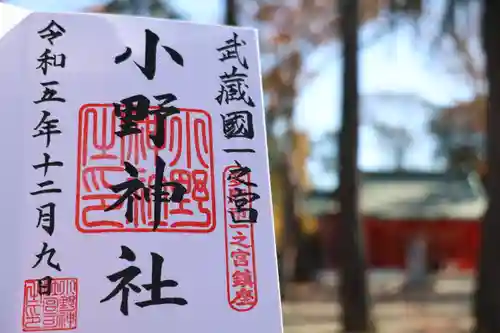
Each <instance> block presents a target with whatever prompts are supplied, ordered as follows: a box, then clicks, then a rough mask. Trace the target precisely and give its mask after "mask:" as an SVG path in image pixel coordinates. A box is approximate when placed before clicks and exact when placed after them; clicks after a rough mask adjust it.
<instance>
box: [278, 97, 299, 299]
mask: <svg viewBox="0 0 500 333" xmlns="http://www.w3.org/2000/svg"><path fill="white" fill-rule="evenodd" d="M286 113H287V119H288V121H287V122H288V124H287V131H286V134H285V143H286V146H287V147H286V148H285V150H284V152H283V153H282V155H281V160H280V162H281V163H280V164H281V168H280V170H279V171H278V172H279V174H280V177H281V186H283V202H282V206H281V209H282V210H283V215H282V216H283V242H282V249H281V256H280V257H281V262H280V264H281V274H282V276H281V280H280V282H281V288H282V297H283V298H285V296H286V293H285V291H286V286H287V285H288V284H289V282H292V281H293V280H294V278H295V269H296V264H297V244H298V241H299V237H300V223H299V220H298V217H297V214H296V207H295V206H296V205H295V200H296V196H295V194H296V193H297V188H296V186H297V182H296V179H295V177H294V169H293V166H292V152H293V149H294V147H295V142H294V139H295V138H294V135H293V133H294V132H293V130H292V127H293V124H292V107H291V106H289V107H288V109H287V111H286Z"/></svg>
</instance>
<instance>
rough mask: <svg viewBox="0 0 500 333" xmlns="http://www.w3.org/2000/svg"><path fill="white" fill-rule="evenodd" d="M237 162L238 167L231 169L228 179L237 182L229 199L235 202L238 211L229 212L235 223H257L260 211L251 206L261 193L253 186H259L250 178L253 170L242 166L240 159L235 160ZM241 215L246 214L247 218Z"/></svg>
mask: <svg viewBox="0 0 500 333" xmlns="http://www.w3.org/2000/svg"><path fill="white" fill-rule="evenodd" d="M235 163H236V168H233V169H231V170H230V171H229V176H228V177H227V180H228V181H233V182H235V183H236V184H237V186H236V187H234V188H232V189H231V191H230V195H229V197H228V198H227V199H228V200H229V202H230V203H232V204H234V206H235V207H236V211H230V212H229V213H230V214H231V218H232V220H233V223H257V219H258V217H259V212H258V211H257V209H255V208H253V207H251V203H252V202H254V201H255V200H258V199H260V195H259V194H257V193H255V191H252V189H253V188H255V187H258V186H257V184H256V183H253V182H251V181H249V180H248V179H249V178H250V177H249V176H250V175H251V173H252V170H251V169H250V168H249V167H247V166H242V165H241V164H240V162H238V161H235ZM242 213H243V214H242ZM241 216H245V218H241Z"/></svg>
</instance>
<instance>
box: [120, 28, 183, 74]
mask: <svg viewBox="0 0 500 333" xmlns="http://www.w3.org/2000/svg"><path fill="white" fill-rule="evenodd" d="M159 41H160V38H159V37H158V35H157V34H155V33H154V32H153V31H151V30H149V29H146V49H145V51H144V66H143V65H139V64H138V63H137V62H135V61H134V63H135V65H136V66H137V67H139V69H140V70H141V72H142V74H144V76H145V77H146V78H147V79H148V80H153V79H154V77H155V75H156V62H157V59H156V56H157V50H158V43H159ZM161 47H162V48H163V50H165V51H166V53H167V54H168V55H169V56H170V58H171V59H172V60H173V61H174V62H175V63H176V64H177V65H179V66H184V58H183V57H182V55H181V54H180V53H179V52H177V51H176V50H174V49H173V48H171V47H169V46H166V45H162V46H161ZM131 55H132V49H131V48H130V47H128V46H127V47H126V49H125V52H124V53H122V54H120V55H117V56H116V57H115V64H121V63H122V62H124V61H126V60H127V59H129V58H130V56H131Z"/></svg>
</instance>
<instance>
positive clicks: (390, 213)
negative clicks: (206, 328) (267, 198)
mask: <svg viewBox="0 0 500 333" xmlns="http://www.w3.org/2000/svg"><path fill="white" fill-rule="evenodd" d="M4 2H6V3H11V4H14V5H19V6H23V7H26V8H30V9H33V10H42V11H83V12H98V13H119V14H129V15H143V16H155V17H163V18H171V19H179V20H189V21H193V22H198V23H214V24H228V25H240V26H250V27H255V28H258V29H259V31H260V50H261V53H262V54H261V62H262V79H263V85H264V92H265V104H266V105H265V107H266V117H267V130H268V145H269V159H270V161H271V169H272V171H271V181H272V191H273V192H272V195H273V204H274V223H275V230H276V241H277V251H278V257H279V267H280V279H281V292H282V298H283V313H284V322H285V332H287V333H292V332H308V333H323V332H325V333H326V332H375V329H376V330H377V332H384V333H385V332H387V333H391V332H398V333H404V332H446V333H453V332H469V331H470V329H471V328H472V326H473V324H474V322H475V321H474V316H473V315H471V314H472V313H474V312H473V311H471V306H472V299H473V298H472V293H473V292H474V285H475V282H474V280H475V276H476V267H477V264H478V263H477V261H478V259H477V258H478V251H479V249H480V245H481V243H480V232H481V225H482V224H481V220H482V218H483V216H484V214H485V212H486V210H487V205H488V200H487V199H486V194H485V190H484V188H485V186H483V185H484V181H485V175H486V172H487V170H488V166H487V163H486V162H485V161H486V150H485V145H484V142H485V138H486V135H487V133H486V132H487V128H486V127H487V122H486V113H487V104H488V103H487V101H488V93H487V86H488V85H487V75H486V71H485V68H486V67H485V59H486V57H485V56H484V52H483V47H482V41H481V34H482V32H481V22H482V21H483V14H482V11H481V7H482V6H481V3H482V1H479V0H477V1H474V0H427V1H425V0H400V1H397V0H350V1H342V0H203V1H202V0H114V1H98V0H11V1H8V0H5V1H4ZM491 2H493V1H491ZM497 6H498V5H497ZM497 11H498V10H497ZM497 17H498V16H497ZM498 31H500V28H499V29H498V30H497V32H498ZM277 170H279V171H277ZM497 181H498V180H497ZM341 208H342V209H341ZM498 277H499V278H500V276H498ZM499 302H500V300H499ZM499 302H497V303H499ZM490 304H492V303H490ZM495 304H496V303H495ZM495 315H496V316H497V317H500V313H498V312H496V313H495V312H493V313H492V314H491V316H495ZM485 320H486V319H485ZM486 321H487V320H486ZM491 325H494V324H491ZM486 326H487V325H486ZM486 326H485V327H486ZM488 327H497V328H496V330H495V331H493V330H491V331H488V330H486V329H485V328H483V331H480V332H488V333H493V332H495V333H498V332H500V328H498V326H488Z"/></svg>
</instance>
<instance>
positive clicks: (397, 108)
mask: <svg viewBox="0 0 500 333" xmlns="http://www.w3.org/2000/svg"><path fill="white" fill-rule="evenodd" d="M431 1H432V2H431V3H432V7H430V9H431V10H429V13H428V15H427V19H428V20H429V22H435V21H436V20H435V17H436V15H439V11H440V10H442V5H443V3H444V2H443V0H431ZM6 2H8V3H11V4H14V5H19V6H22V7H26V8H29V9H32V10H38V11H78V10H81V9H82V8H86V7H89V6H92V5H97V4H102V3H103V1H102V0H10V1H6ZM222 3H223V1H222V0H203V1H201V0H170V4H171V5H172V6H174V7H175V8H177V9H178V10H179V11H180V12H181V13H182V14H183V15H185V16H186V18H187V19H188V20H191V21H194V22H199V23H220V22H221V18H222V13H223V5H222ZM440 6H441V7H440ZM433 15H434V17H433ZM422 27H423V29H422V30H421V32H420V34H416V31H415V29H414V28H412V27H411V26H410V25H408V24H406V25H404V24H403V25H402V26H401V27H400V28H398V29H395V30H394V31H393V32H392V33H387V34H385V35H383V37H381V38H380V39H379V40H378V41H377V42H376V43H373V44H371V46H370V47H367V48H364V49H363V50H362V51H361V52H360V60H359V61H360V62H359V64H360V77H359V81H360V93H361V95H376V94H379V93H384V94H386V93H388V92H389V93H399V94H406V95H407V96H413V95H414V96H417V97H419V98H422V99H424V100H426V101H428V102H430V103H433V104H436V105H441V106H448V105H453V104H455V103H457V102H460V101H464V100H468V99H470V98H472V97H473V93H474V91H473V89H472V88H471V85H470V83H468V82H467V80H466V79H465V77H464V76H463V75H462V74H461V73H460V71H458V74H457V73H454V72H453V71H452V70H453V66H455V67H456V65H457V64H459V63H455V62H456V61H457V58H456V56H454V54H453V51H452V50H451V51H450V48H448V49H447V48H446V43H445V44H444V47H443V48H442V49H440V50H439V51H430V50H429V43H428V41H429V38H430V37H431V36H433V33H434V34H435V31H433V27H436V24H428V23H427V22H425V21H424V22H423V24H422ZM377 28H380V23H377V22H375V23H372V24H371V25H367V26H365V27H364V28H363V29H362V30H361V34H360V35H361V40H362V41H363V40H364V39H365V38H369V36H370V35H372V34H373V32H374V31H375V30H376V29H377ZM434 30H435V29H434ZM475 42H476V44H477V41H475ZM476 48H478V45H476ZM339 54H340V45H339V43H338V42H333V43H330V44H329V45H325V46H324V47H322V48H321V49H319V50H317V51H316V52H315V53H314V54H312V55H311V56H310V57H309V59H308V66H309V67H310V68H311V69H313V71H314V70H317V69H318V68H319V69H321V70H320V72H319V74H318V75H317V76H316V77H315V79H314V80H313V81H311V82H310V83H308V84H307V85H306V86H304V87H303V88H302V91H301V94H300V96H299V98H298V99H297V101H296V105H295V111H296V112H295V119H294V120H295V124H296V127H297V128H298V129H299V130H303V131H305V132H307V133H309V134H310V135H311V137H312V138H313V139H316V138H318V137H320V136H321V134H323V133H325V132H328V131H332V130H335V129H338V128H339V125H340V106H341V93H342V91H341V89H340V87H341V84H340V82H341V81H340V80H341V69H342V68H341V61H340V57H339ZM451 73H454V74H451ZM365 100H366V98H362V100H361V111H362V117H363V113H366V112H369V110H367V109H368V105H366V104H367V103H364V101H365ZM370 107H372V109H373V107H375V108H376V109H377V112H375V113H373V112H372V114H375V117H376V118H377V119H376V121H377V122H379V123H380V122H381V123H385V124H388V125H392V126H399V127H403V128H405V129H406V130H407V132H408V133H409V134H410V136H411V137H412V145H411V147H410V148H409V150H408V154H407V156H406V159H405V160H404V164H403V165H404V167H406V168H408V169H414V170H425V171H432V170H439V169H441V168H443V162H442V161H441V162H440V161H438V160H436V158H435V149H436V141H435V140H434V138H433V137H432V136H431V135H430V134H429V133H428V129H427V128H428V121H429V119H430V118H431V117H432V116H433V115H432V114H429V110H427V109H425V108H423V107H422V106H421V105H418V103H415V102H414V99H411V98H410V97H409V98H408V101H406V100H405V99H394V100H391V101H386V102H383V101H382V102H380V101H379V102H378V104H377V105H375V106H374V105H372V104H370ZM359 159H360V167H361V169H364V170H372V171H373V170H382V169H391V168H393V167H394V158H393V154H392V151H391V149H388V148H387V145H386V144H385V143H384V142H383V140H382V139H381V138H380V135H379V133H378V132H376V131H375V130H374V129H373V127H372V126H370V125H365V126H362V127H361V128H360V151H359ZM309 169H310V175H311V181H312V183H313V186H316V187H320V188H325V189H326V188H331V187H332V186H335V185H336V184H337V179H336V177H335V175H334V174H331V173H328V172H327V170H326V171H325V170H324V168H322V167H321V165H320V164H319V163H317V162H314V161H311V163H309Z"/></svg>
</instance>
